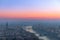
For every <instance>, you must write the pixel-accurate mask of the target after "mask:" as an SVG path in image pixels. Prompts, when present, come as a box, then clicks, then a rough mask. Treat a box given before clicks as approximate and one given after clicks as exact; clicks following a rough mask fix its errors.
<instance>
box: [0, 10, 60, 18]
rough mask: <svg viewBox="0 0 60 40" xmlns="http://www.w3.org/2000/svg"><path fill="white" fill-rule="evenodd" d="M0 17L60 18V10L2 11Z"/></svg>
mask: <svg viewBox="0 0 60 40" xmlns="http://www.w3.org/2000/svg"><path fill="white" fill-rule="evenodd" d="M0 18H39V19H44V18H47V19H60V12H29V11H28V12H27V11H26V12H0Z"/></svg>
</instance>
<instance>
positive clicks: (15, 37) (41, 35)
mask: <svg viewBox="0 0 60 40" xmlns="http://www.w3.org/2000/svg"><path fill="white" fill-rule="evenodd" d="M0 40H60V26H59V25H54V24H49V25H48V24H47V23H42V24H41V23H38V22H37V23H36V22H35V23H29V22H27V23H26V22H25V23H23V24H21V23H20V24H19V25H17V24H14V26H12V25H10V24H9V23H8V22H7V23H5V25H3V24H1V25H0Z"/></svg>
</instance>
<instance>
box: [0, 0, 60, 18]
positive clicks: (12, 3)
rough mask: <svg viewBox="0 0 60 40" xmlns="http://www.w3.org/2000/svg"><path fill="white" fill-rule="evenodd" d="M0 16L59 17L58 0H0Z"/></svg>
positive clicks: (59, 3) (59, 6)
mask: <svg viewBox="0 0 60 40" xmlns="http://www.w3.org/2000/svg"><path fill="white" fill-rule="evenodd" d="M0 18H38V19H60V0H0Z"/></svg>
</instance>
